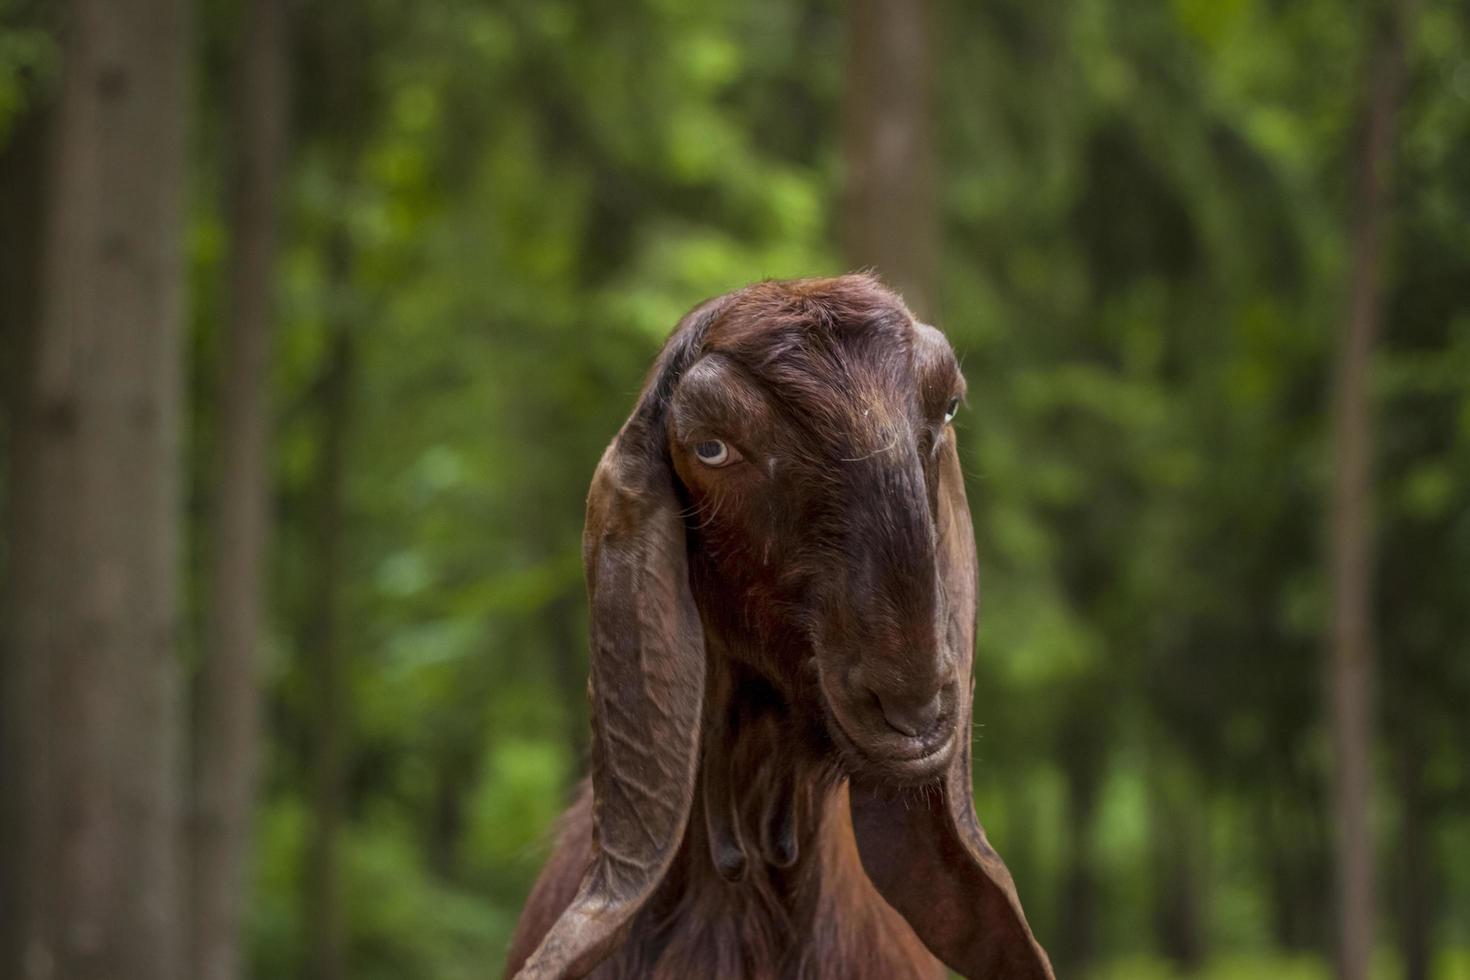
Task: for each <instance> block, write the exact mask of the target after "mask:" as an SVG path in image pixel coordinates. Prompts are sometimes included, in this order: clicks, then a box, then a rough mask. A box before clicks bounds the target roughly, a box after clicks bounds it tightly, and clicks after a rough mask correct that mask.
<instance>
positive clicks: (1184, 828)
mask: <svg viewBox="0 0 1470 980" xmlns="http://www.w3.org/2000/svg"><path fill="white" fill-rule="evenodd" d="M1196 794H1197V788H1196V787H1195V786H1193V785H1192V782H1191V781H1189V780H1187V779H1186V778H1180V779H1177V780H1175V781H1172V782H1171V781H1170V779H1169V773H1167V772H1165V773H1161V774H1159V776H1158V778H1157V779H1156V780H1155V785H1154V786H1153V787H1152V792H1151V800H1150V804H1151V805H1150V808H1149V823H1150V829H1151V833H1150V838H1151V840H1150V851H1151V856H1152V858H1153V886H1154V929H1155V933H1156V938H1157V944H1158V948H1159V949H1160V951H1162V952H1163V954H1164V956H1166V957H1167V958H1168V959H1169V960H1171V961H1172V962H1173V963H1174V965H1175V967H1176V968H1177V969H1178V972H1179V973H1181V974H1184V975H1188V974H1192V973H1195V972H1198V970H1199V969H1200V967H1202V966H1203V965H1204V961H1205V921H1206V916H1205V909H1204V894H1205V889H1204V881H1203V878H1204V864H1205V862H1204V854H1205V852H1206V846H1205V843H1204V842H1205V841H1207V840H1208V837H1207V835H1206V830H1207V828H1206V826H1205V821H1204V820H1203V819H1202V817H1201V813H1200V811H1201V807H1200V805H1199V802H1198V796H1197V795H1196Z"/></svg>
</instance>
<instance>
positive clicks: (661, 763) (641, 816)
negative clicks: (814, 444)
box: [516, 298, 725, 980]
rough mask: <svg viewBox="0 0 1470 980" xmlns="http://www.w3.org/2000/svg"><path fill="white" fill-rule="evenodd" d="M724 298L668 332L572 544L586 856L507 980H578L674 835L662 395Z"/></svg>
mask: <svg viewBox="0 0 1470 980" xmlns="http://www.w3.org/2000/svg"><path fill="white" fill-rule="evenodd" d="M724 301H725V300H724V298H722V299H718V300H713V301H711V302H710V303H706V304H704V305H703V306H701V307H699V308H698V309H696V310H694V311H693V312H691V313H690V314H689V315H688V316H686V317H685V318H684V319H683V321H681V322H680V324H679V327H678V328H677V329H676V330H675V331H674V333H673V335H672V336H671V337H670V339H669V342H668V343H667V344H666V345H665V346H664V350H663V352H662V353H661V354H660V356H659V359H658V362H657V363H656V364H655V365H654V368H653V371H652V372H651V373H650V375H649V377H648V380H647V382H646V383H645V385H644V389H643V393H642V395H640V397H639V401H638V405H637V407H636V408H635V409H634V411H633V414H632V416H631V417H629V419H628V421H627V422H626V423H624V425H623V428H622V430H621V431H619V433H618V435H617V438H616V439H614V440H613V442H612V445H610V446H609V447H608V449H607V452H605V453H604V454H603V457H602V462H601V463H599V464H598V467H597V474H596V475H595V476H594V477H593V481H592V490H591V492H590V493H589V495H588V498H587V526H586V531H585V532H584V534H583V539H582V558H583V563H584V564H585V566H586V572H587V593H588V597H589V601H590V605H591V624H590V625H591V630H590V632H591V676H590V677H589V679H588V682H587V696H588V699H589V700H590V701H591V704H592V794H593V804H592V815H593V859H592V863H591V865H590V867H589V868H588V869H587V872H586V875H585V876H584V877H583V879H582V885H581V887H580V889H579V890H578V891H577V894H576V897H575V898H573V899H572V902H571V904H570V905H569V906H567V908H566V910H565V911H564V912H562V914H561V917H560V918H558V919H557V920H556V922H555V923H554V924H553V925H552V927H551V929H550V931H548V932H547V934H546V936H545V937H544V938H543V939H542V940H541V944H540V945H539V946H538V947H537V948H536V951H535V952H534V953H532V954H531V957H530V958H529V959H528V960H527V961H526V963H525V965H524V966H523V967H522V968H521V970H520V972H519V973H517V974H516V978H517V980H563V978H573V977H582V976H585V975H586V974H587V973H589V972H590V971H591V970H592V969H593V968H594V967H595V966H597V964H598V963H600V962H601V961H602V960H603V959H604V958H606V957H607V955H608V954H609V953H610V952H611V951H612V950H613V948H614V947H615V946H616V945H617V943H618V942H619V941H620V940H621V939H622V937H623V935H624V934H625V932H626V930H627V927H628V926H629V924H630V923H631V921H632V918H633V916H634V915H635V914H636V913H637V912H638V910H639V909H640V908H642V907H643V904H644V903H645V902H646V901H647V900H648V898H649V896H650V895H651V894H652V893H653V892H654V890H655V889H656V888H657V887H658V885H659V883H660V882H661V881H662V880H663V877H664V875H665V874H666V873H667V871H668V869H669V865H670V863H671V862H672V861H673V858H674V855H675V854H676V853H677V852H678V849H679V844H680V841H681V840H682V839H683V837H684V830H685V826H686V824H687V823H688V820H689V811H690V804H691V802H692V800H693V794H694V781H695V773H696V770H697V765H698V760H699V730H700V715H701V712H702V701H703V698H704V679H705V650H704V631H703V627H702V626H701V624H700V619H699V611H698V610H697V609H696V608H695V605H694V598H693V596H692V595H691V593H690V591H689V581H688V572H687V556H686V554H685V540H684V519H683V515H682V510H681V505H680V502H679V499H678V495H677V493H676V491H675V483H674V480H675V478H674V474H673V468H672V465H671V463H670V460H669V450H668V441H667V436H666V435H665V429H664V426H665V417H666V413H667V407H668V401H669V398H670V396H671V395H672V393H673V390H674V386H675V385H676V384H677V383H678V379H679V376H680V375H681V374H682V373H683V372H684V370H686V369H687V368H688V366H689V364H690V363H692V361H693V360H694V358H695V357H697V356H698V350H699V347H700V343H701V339H702V336H703V334H704V332H705V330H706V329H707V328H708V325H709V323H710V321H711V320H712V319H713V318H714V316H715V315H716V314H717V313H718V311H719V309H720V308H721V307H722V306H723V304H724Z"/></svg>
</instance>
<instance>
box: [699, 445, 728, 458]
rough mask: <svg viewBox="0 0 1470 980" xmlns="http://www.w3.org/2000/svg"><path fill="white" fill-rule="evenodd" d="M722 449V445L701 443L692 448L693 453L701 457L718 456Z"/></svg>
mask: <svg viewBox="0 0 1470 980" xmlns="http://www.w3.org/2000/svg"><path fill="white" fill-rule="evenodd" d="M724 449H725V446H724V444H723V443H718V442H701V443H700V444H699V445H698V446H695V447H694V451H695V452H697V453H699V455H701V456H718V455H720V453H722V452H723V451H724Z"/></svg>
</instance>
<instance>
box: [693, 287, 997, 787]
mask: <svg viewBox="0 0 1470 980" xmlns="http://www.w3.org/2000/svg"><path fill="white" fill-rule="evenodd" d="M859 282H862V281H861V280H859ZM806 288H808V289H811V290H812V291H813V292H812V294H811V295H803V293H802V291H801V287H794V286H792V285H790V284H781V285H779V286H778V285H776V284H763V285H762V286H758V287H752V288H751V289H750V290H747V291H745V292H744V293H742V294H738V295H737V296H736V297H735V298H734V299H733V300H732V301H731V302H730V303H729V305H728V306H726V307H725V309H724V310H723V312H722V313H721V315H720V316H719V317H718V319H716V320H715V321H714V322H713V323H711V324H710V326H709V328H708V330H707V331H706V333H705V335H704V337H703V339H702V343H701V345H700V353H699V355H698V359H697V360H695V361H694V362H693V363H692V364H691V365H690V366H689V367H688V369H687V370H686V371H684V372H683V374H682V375H681V377H680V378H679V380H678V383H677V385H676V387H675V388H674V389H673V391H672V393H671V397H670V404H669V410H668V413H667V422H666V435H667V444H668V451H669V455H670V458H671V460H672V462H673V466H674V469H675V471H676V473H677V476H678V483H679V488H680V491H681V492H682V494H683V495H684V497H685V499H686V500H687V511H688V513H689V514H690V515H691V520H690V528H691V530H690V532H689V533H690V552H691V556H692V557H691V561H692V563H693V567H692V568H691V574H693V575H694V577H695V579H696V581H698V582H700V583H701V585H702V586H703V587H700V588H698V589H697V590H696V593H695V595H696V598H697V599H698V600H699V605H700V608H701V612H702V613H703V615H704V617H705V619H706V621H707V622H709V623H710V625H711V626H712V628H713V629H714V630H715V631H717V632H719V633H720V634H721V635H722V636H725V637H733V638H734V642H730V643H727V644H724V647H725V648H726V649H727V650H728V651H729V652H730V653H731V654H732V655H733V656H736V657H740V658H743V659H746V660H747V661H749V663H750V666H752V667H754V668H756V669H757V670H758V671H759V672H761V673H762V674H764V675H765V676H766V677H767V678H768V679H769V680H771V681H772V682H773V683H774V684H775V685H777V686H778V688H779V689H781V691H782V693H783V694H784V695H785V697H786V699H787V701H788V702H789V703H791V704H793V705H794V706H795V707H796V709H797V713H799V714H808V715H810V716H811V717H814V718H825V721H826V724H825V730H826V734H827V737H828V738H829V739H830V742H831V743H832V744H833V745H834V746H835V747H836V748H837V749H838V750H839V752H840V756H841V758H842V760H843V762H844V764H845V768H846V769H847V770H848V771H849V772H850V773H852V774H854V775H862V776H866V777H870V778H873V779H875V780H877V781H879V782H882V783H885V784H911V783H916V782H924V781H929V780H933V779H936V778H938V777H939V776H940V775H941V774H942V773H943V772H944V771H945V770H946V768H947V767H948V765H949V762H950V759H951V757H952V756H953V754H954V750H955V742H956V740H957V733H956V727H955V724H954V721H955V718H956V715H957V712H958V710H959V697H960V690H961V678H960V676H959V670H960V666H961V664H964V665H965V666H968V660H967V657H965V656H961V651H959V650H957V649H956V644H958V643H960V642H965V640H966V637H967V636H968V632H967V631H960V630H953V629H951V628H950V623H949V617H950V614H951V612H954V613H960V614H963V613H962V611H961V610H952V609H950V608H949V598H948V595H947V589H946V585H947V583H946V582H945V581H944V578H943V576H942V574H941V568H940V561H939V559H940V545H941V540H940V535H941V532H942V531H943V530H945V529H944V528H942V527H941V522H940V501H941V491H943V492H945V493H946V494H950V493H953V492H956V491H958V492H959V493H961V494H962V493H963V490H962V489H960V488H958V487H953V488H951V487H945V486H942V484H944V483H946V482H947V481H951V480H958V478H959V472H958V467H957V466H951V465H947V464H948V463H949V459H950V457H951V456H952V454H953V452H954V432H953V430H952V428H951V427H950V422H951V420H952V419H953V416H954V413H955V410H956V409H957V408H958V406H959V403H960V399H961V398H962V396H963V394H964V380H963V378H962V376H961V375H960V372H959V367H958V365H957V363H956V361H955V357H954V354H953V352H952V351H951V349H950V346H949V344H948V342H947V341H946V340H945V339H944V337H943V335H942V334H940V332H939V331H938V330H935V329H934V328H932V327H928V326H925V325H922V324H918V323H916V322H915V321H914V319H913V317H911V316H910V315H909V313H908V311H907V310H906V309H904V307H903V305H902V304H901V303H900V302H898V301H897V299H896V298H895V297H893V296H892V294H889V293H887V292H885V291H882V290H878V289H873V288H871V287H870V288H866V289H864V288H859V287H858V286H857V285H856V284H849V285H848V286H847V287H846V288H845V289H838V288H834V287H833V285H832V284H831V283H830V282H829V283H826V284H822V285H817V284H812V285H811V286H808V287H806ZM818 307H819V309H820V314H818V312H817V309H818ZM965 533H968V529H966V531H965ZM963 573H964V574H969V570H968V569H965V570H963ZM961 591H962V592H966V593H967V592H968V590H967V589H962V590H961ZM965 612H968V611H965ZM965 680H966V681H968V677H966V678H965Z"/></svg>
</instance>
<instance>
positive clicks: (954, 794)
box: [851, 439, 1053, 980]
mask: <svg viewBox="0 0 1470 980" xmlns="http://www.w3.org/2000/svg"><path fill="white" fill-rule="evenodd" d="M937 503H938V514H937V519H938V523H939V557H938V561H939V572H940V582H941V585H942V589H943V596H944V601H945V606H946V616H947V629H948V632H949V636H948V640H949V642H950V644H952V647H951V649H954V650H956V651H958V653H959V656H960V658H961V663H960V671H961V673H960V677H961V678H962V679H963V681H964V683H965V687H964V689H963V697H962V698H961V704H960V710H959V711H958V712H956V714H957V717H956V718H955V724H956V726H957V733H956V735H957V737H958V738H959V740H960V744H959V750H958V751H956V752H955V757H954V761H953V762H952V763H950V767H949V772H948V773H947V774H946V775H945V778H944V782H943V783H942V784H941V792H939V793H926V794H923V796H922V799H920V800H915V799H914V798H913V796H912V794H909V795H898V794H894V793H891V792H885V791H884V790H882V789H881V788H876V787H872V786H862V785H856V784H855V785H853V786H852V787H851V801H852V802H851V807H852V824H853V830H854V833H855V834H856V836H857V843H858V853H859V854H860V855H861V856H862V861H863V867H864V869H865V870H866V871H867V873H868V877H869V878H870V879H872V881H873V884H874V885H875V886H876V887H877V889H878V891H879V892H880V893H881V894H882V895H883V897H884V899H886V900H887V901H888V904H890V905H892V906H893V907H894V908H895V909H897V910H898V912H899V913H900V914H901V915H902V916H903V917H904V918H905V919H907V920H908V923H909V925H910V926H912V927H913V930H914V932H915V933H916V934H917V935H918V937H919V939H920V940H922V941H923V943H924V945H925V946H927V947H928V948H929V951H930V952H932V953H933V954H934V955H935V956H937V957H939V958H940V959H941V960H943V961H944V962H945V963H946V964H947V965H948V966H949V967H950V968H951V969H953V970H955V971H956V972H958V973H960V974H962V975H964V976H966V977H969V978H971V980H1052V978H1053V974H1052V970H1051V963H1050V962H1049V961H1048V960H1047V956H1046V952H1045V951H1044V950H1043V949H1042V948H1041V946H1040V944H1039V943H1037V942H1036V939H1035V937H1033V936H1032V935H1031V927H1030V926H1029V925H1028V924H1027V923H1026V915H1025V913H1024V912H1022V911H1021V900H1020V899H1019V898H1018V897H1017V896H1016V886H1015V884H1014V883H1013V882H1012V881H1011V874H1010V872H1009V871H1007V870H1006V866H1005V863H1004V862H1002V861H1001V859H1000V855H999V854H997V853H996V852H995V849H994V848H992V847H991V846H990V842H989V841H987V840H986V839H985V831H984V830H982V829H981V827H980V821H979V820H978V819H977V817H976V816H975V804H974V797H973V791H972V789H971V785H970V710H971V706H972V702H973V698H974V691H973V683H974V681H973V659H974V649H975V646H974V644H975V580H976V565H975V536H974V530H973V528H972V526H971V524H970V508H969V504H968V503H967V502H966V499H965V484H964V479H963V475H962V473H961V471H960V461H959V455H958V453H957V452H956V451H955V446H954V440H953V439H949V440H948V445H947V446H945V447H944V450H943V454H942V457H941V462H940V472H939V494H938V501H937Z"/></svg>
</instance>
